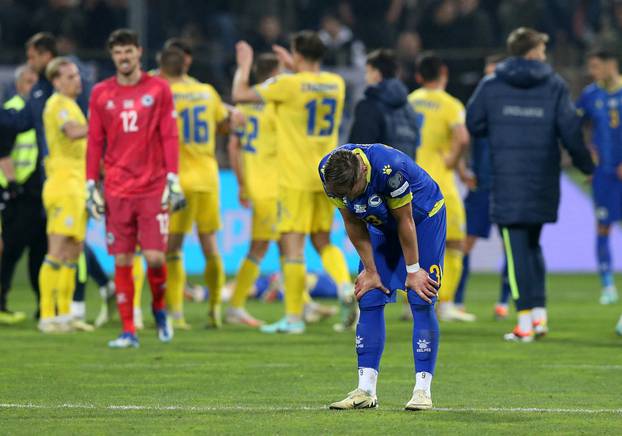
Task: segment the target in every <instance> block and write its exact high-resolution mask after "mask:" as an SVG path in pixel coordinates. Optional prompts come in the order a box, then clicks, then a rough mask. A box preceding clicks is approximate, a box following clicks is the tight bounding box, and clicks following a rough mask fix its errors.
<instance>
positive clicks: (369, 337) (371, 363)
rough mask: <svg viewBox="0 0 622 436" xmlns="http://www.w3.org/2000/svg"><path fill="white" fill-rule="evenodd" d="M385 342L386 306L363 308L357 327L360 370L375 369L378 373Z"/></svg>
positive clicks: (357, 350) (357, 352)
mask: <svg viewBox="0 0 622 436" xmlns="http://www.w3.org/2000/svg"><path fill="white" fill-rule="evenodd" d="M384 340H385V325H384V306H374V307H365V308H363V307H361V315H360V317H359V322H358V324H357V325H356V354H357V355H358V367H359V368H373V369H375V370H376V371H378V368H379V367H380V358H381V357H382V352H383V351H384Z"/></svg>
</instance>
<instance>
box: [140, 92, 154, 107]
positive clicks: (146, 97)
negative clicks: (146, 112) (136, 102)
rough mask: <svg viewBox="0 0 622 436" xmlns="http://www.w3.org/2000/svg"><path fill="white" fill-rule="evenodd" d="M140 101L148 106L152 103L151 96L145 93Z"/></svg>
mask: <svg viewBox="0 0 622 436" xmlns="http://www.w3.org/2000/svg"><path fill="white" fill-rule="evenodd" d="M140 102H141V103H142V105H143V106H145V107H149V106H151V105H153V96H152V95H149V94H145V95H143V97H142V98H141V99H140Z"/></svg>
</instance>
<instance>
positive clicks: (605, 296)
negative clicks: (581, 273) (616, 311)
mask: <svg viewBox="0 0 622 436" xmlns="http://www.w3.org/2000/svg"><path fill="white" fill-rule="evenodd" d="M598 301H599V303H600V304H603V305H607V304H615V303H617V302H618V290H617V289H616V287H615V286H613V285H611V286H606V287H604V288H603V289H602V291H601V292H600V299H599V300H598Z"/></svg>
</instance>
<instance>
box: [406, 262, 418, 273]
mask: <svg viewBox="0 0 622 436" xmlns="http://www.w3.org/2000/svg"><path fill="white" fill-rule="evenodd" d="M420 269H421V267H420V266H419V262H417V263H413V264H412V265H406V272H407V273H408V274H414V273H416V272H417V271H419V270H420Z"/></svg>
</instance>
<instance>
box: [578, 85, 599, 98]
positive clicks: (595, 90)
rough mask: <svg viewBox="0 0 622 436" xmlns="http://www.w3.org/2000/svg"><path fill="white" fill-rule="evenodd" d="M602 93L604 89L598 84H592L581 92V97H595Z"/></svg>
mask: <svg viewBox="0 0 622 436" xmlns="http://www.w3.org/2000/svg"><path fill="white" fill-rule="evenodd" d="M601 92H602V88H601V87H600V86H598V84H597V83H595V82H594V83H590V84H589V85H587V86H586V87H585V88H583V91H582V92H581V97H583V98H586V97H587V98H589V97H592V96H594V95H597V94H600V93H601Z"/></svg>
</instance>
